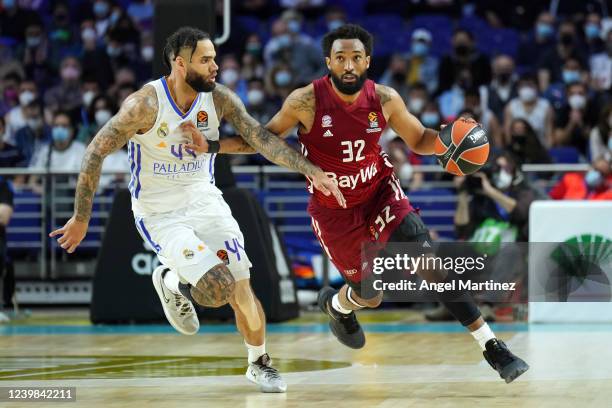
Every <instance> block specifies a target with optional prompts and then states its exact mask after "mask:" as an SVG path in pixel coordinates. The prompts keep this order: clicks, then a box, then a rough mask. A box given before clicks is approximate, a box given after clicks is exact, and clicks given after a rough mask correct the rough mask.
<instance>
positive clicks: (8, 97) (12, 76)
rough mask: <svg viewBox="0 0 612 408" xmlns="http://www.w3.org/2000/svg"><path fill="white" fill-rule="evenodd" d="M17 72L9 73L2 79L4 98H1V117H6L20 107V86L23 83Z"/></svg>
mask: <svg viewBox="0 0 612 408" xmlns="http://www.w3.org/2000/svg"><path fill="white" fill-rule="evenodd" d="M22 79H23V78H22V77H21V75H19V74H18V73H17V72H14V71H11V72H8V73H6V74H5V75H4V77H2V86H1V87H0V89H2V98H0V116H4V115H6V114H7V112H9V111H10V110H11V109H13V108H14V107H15V106H18V105H19V86H20V84H21V81H22Z"/></svg>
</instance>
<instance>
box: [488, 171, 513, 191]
mask: <svg viewBox="0 0 612 408" xmlns="http://www.w3.org/2000/svg"><path fill="white" fill-rule="evenodd" d="M493 181H494V183H495V187H497V188H498V189H500V190H505V189H507V188H508V187H510V185H511V184H512V174H510V173H508V172H507V171H506V170H503V169H502V170H500V171H499V173H497V174H496V175H495V177H494V180H493Z"/></svg>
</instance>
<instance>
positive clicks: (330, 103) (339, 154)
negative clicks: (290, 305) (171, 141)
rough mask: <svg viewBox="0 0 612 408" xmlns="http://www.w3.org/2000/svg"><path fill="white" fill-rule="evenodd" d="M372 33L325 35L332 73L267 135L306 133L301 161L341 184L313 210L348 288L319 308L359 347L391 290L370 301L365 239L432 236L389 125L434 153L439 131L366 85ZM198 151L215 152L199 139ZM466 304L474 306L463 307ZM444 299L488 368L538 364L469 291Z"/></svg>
mask: <svg viewBox="0 0 612 408" xmlns="http://www.w3.org/2000/svg"><path fill="white" fill-rule="evenodd" d="M372 42H373V41H372V36H371V35H370V33H368V32H367V31H366V30H364V29H363V28H361V27H359V26H356V25H350V24H349V25H344V26H342V27H340V28H338V29H336V30H334V31H332V32H330V33H328V34H327V35H326V36H325V37H324V38H323V44H322V45H323V51H324V53H325V62H326V64H327V67H328V69H329V75H328V76H325V77H323V78H320V79H317V80H315V81H313V82H312V84H310V85H308V86H305V87H303V88H299V89H296V90H295V91H293V92H292V93H291V94H290V95H289V96H288V97H287V99H286V100H285V102H284V104H283V106H282V108H281V110H280V111H279V112H278V113H277V114H276V115H275V116H274V117H273V118H272V119H271V120H270V122H269V123H268V124H267V125H266V128H267V129H268V130H270V131H271V132H273V133H276V134H278V135H280V136H286V135H287V134H288V133H289V131H291V130H292V129H293V128H294V127H295V126H299V132H298V134H299V141H300V143H301V145H302V154H304V156H306V157H308V159H310V160H311V161H312V162H313V163H315V164H316V165H318V166H320V167H321V168H322V169H323V170H324V171H325V172H326V173H327V174H328V176H329V177H331V178H333V179H335V180H336V181H337V182H338V185H339V187H340V190H341V191H342V193H343V195H344V197H345V199H346V204H347V208H342V207H340V206H339V205H338V203H337V202H336V201H335V200H334V199H333V197H327V196H325V195H323V194H321V193H320V192H319V191H317V190H314V189H313V188H312V185H310V186H309V190H310V192H311V193H312V194H313V196H312V198H311V200H310V203H309V206H308V212H309V214H310V215H311V217H312V227H313V229H314V231H315V233H316V235H317V237H318V239H319V242H320V244H321V246H322V248H323V249H324V250H325V252H326V253H327V255H328V256H329V258H330V259H331V261H332V262H333V263H334V265H335V266H336V267H337V268H338V270H339V271H340V272H341V274H342V276H343V277H344V279H345V282H346V284H345V285H344V286H343V287H342V288H341V289H340V290H339V291H336V290H334V289H332V288H323V289H322V290H321V292H320V293H319V306H320V308H321V310H322V311H323V312H324V313H326V314H328V315H329V317H330V328H331V330H332V332H333V333H334V335H335V336H336V337H337V338H338V340H339V341H340V342H341V343H342V344H344V345H346V346H348V347H352V348H361V347H363V346H364V345H365V336H364V333H363V330H362V329H361V327H360V325H359V323H358V321H357V318H356V315H355V311H356V310H360V309H363V308H375V307H377V306H378V305H379V304H380V303H381V301H382V298H383V293H382V292H378V293H375V294H374V296H362V294H361V283H362V281H363V280H364V279H368V277H369V276H368V274H367V271H366V270H362V264H361V262H362V261H361V249H362V245H363V244H364V243H365V242H372V241H375V242H378V243H380V244H384V243H386V242H422V243H425V242H430V241H431V238H430V236H429V232H428V230H427V228H426V227H425V225H424V224H423V222H422V221H421V218H420V217H419V215H418V214H417V213H416V212H415V211H414V209H413V207H412V206H411V205H410V203H409V201H408V199H407V198H406V196H405V195H404V193H403V191H402V189H401V187H400V183H399V181H398V179H397V177H396V176H395V174H394V173H393V166H392V165H391V163H389V161H388V160H387V158H386V154H385V153H384V152H383V151H382V149H381V147H380V145H379V143H378V141H379V138H380V135H381V134H382V132H383V131H384V129H385V127H386V126H387V125H389V126H391V127H392V129H393V130H394V131H395V132H396V133H397V134H398V135H399V136H400V137H401V138H402V139H403V140H404V141H405V142H406V144H407V145H408V146H409V147H410V149H411V150H412V151H414V152H416V153H419V154H423V155H431V154H433V153H434V142H435V140H436V137H437V135H438V132H437V131H435V130H433V129H426V128H424V127H423V125H422V124H421V123H420V122H419V121H418V120H417V119H416V118H415V117H414V116H413V115H412V114H410V112H408V110H407V109H406V106H405V104H404V102H403V101H402V99H401V97H400V96H399V95H398V93H397V92H396V91H395V90H394V89H392V88H390V87H387V86H383V85H379V84H376V83H374V82H373V81H371V80H368V79H367V70H368V68H369V66H370V57H371V54H372ZM194 142H195V143H196V145H194V146H191V148H192V149H194V150H198V151H206V148H207V147H206V141H204V140H202V138H199V139H198V141H196V138H195V137H194ZM219 152H220V153H251V152H254V150H253V149H252V148H251V147H250V146H249V145H248V144H247V143H246V142H244V141H243V140H242V139H241V138H231V139H226V140H222V141H221V145H220V150H219ZM457 299H461V300H465V301H462V302H458V301H457ZM440 301H442V302H443V303H444V304H445V305H446V307H447V308H448V309H449V310H450V311H451V313H452V314H453V315H454V316H455V317H456V318H457V319H458V320H459V321H460V322H461V323H462V324H463V325H464V326H466V327H467V328H468V330H469V331H470V332H471V333H472V335H473V336H474V338H475V339H476V340H477V341H478V343H479V345H480V346H481V348H482V350H483V354H484V356H485V358H486V360H487V361H488V362H489V364H490V365H491V366H492V367H493V368H494V369H495V370H497V371H498V372H499V374H500V376H501V377H502V378H503V379H504V380H505V381H506V382H511V381H513V380H514V379H515V378H517V377H518V376H519V375H521V374H522V373H524V372H525V371H527V369H528V368H529V366H528V365H527V364H526V363H525V362H524V361H523V360H521V359H520V358H518V357H516V356H515V355H514V354H512V353H511V352H510V351H509V350H508V348H507V346H506V345H505V344H504V343H503V342H502V341H500V340H498V339H497V338H495V335H494V334H493V332H492V331H491V329H490V328H489V326H488V324H487V323H486V322H485V321H484V320H483V318H482V317H481V315H480V311H479V310H478V308H477V306H476V305H475V303H474V301H473V300H472V299H471V297H470V296H469V294H467V292H459V291H455V292H444V295H442V296H441V298H440Z"/></svg>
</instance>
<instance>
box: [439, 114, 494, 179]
mask: <svg viewBox="0 0 612 408" xmlns="http://www.w3.org/2000/svg"><path fill="white" fill-rule="evenodd" d="M435 154H436V157H437V158H438V163H440V165H441V166H442V167H443V168H444V170H446V171H447V172H449V173H451V174H455V175H457V176H465V175H467V174H472V173H474V172H476V171H478V169H480V168H481V167H482V166H483V165H484V164H485V163H486V162H487V159H488V157H489V138H488V137H487V132H485V130H484V129H483V128H482V127H481V126H480V125H479V124H478V123H476V122H475V121H474V120H472V119H464V118H459V119H457V120H455V121H454V122H453V123H451V124H450V125H448V126H446V127H445V128H444V129H442V130H441V131H440V133H438V137H437V138H436V146H435Z"/></svg>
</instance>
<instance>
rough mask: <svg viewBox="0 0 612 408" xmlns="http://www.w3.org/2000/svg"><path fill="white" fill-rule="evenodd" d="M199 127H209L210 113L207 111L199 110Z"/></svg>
mask: <svg viewBox="0 0 612 408" xmlns="http://www.w3.org/2000/svg"><path fill="white" fill-rule="evenodd" d="M197 120H198V123H197V127H198V128H201V127H202V128H207V127H208V113H207V112H206V111H199V112H198V115H197Z"/></svg>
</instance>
